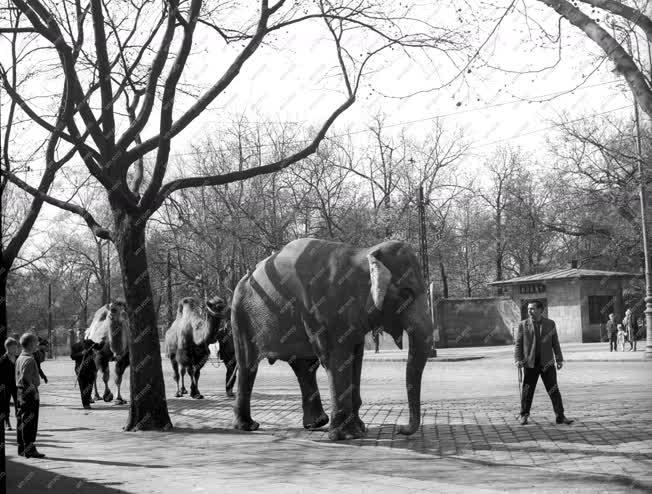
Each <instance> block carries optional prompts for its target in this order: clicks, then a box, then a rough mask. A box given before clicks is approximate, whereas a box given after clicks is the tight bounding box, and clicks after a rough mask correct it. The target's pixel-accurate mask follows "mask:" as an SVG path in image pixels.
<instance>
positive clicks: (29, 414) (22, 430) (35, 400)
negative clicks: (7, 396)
mask: <svg viewBox="0 0 652 494" xmlns="http://www.w3.org/2000/svg"><path fill="white" fill-rule="evenodd" d="M38 343H39V341H38V337H37V336H36V335H35V334H33V333H25V334H24V335H23V336H21V337H20V346H21V347H22V348H23V351H22V353H21V354H20V356H19V357H18V359H16V387H17V389H18V393H17V394H18V415H17V422H18V425H17V427H16V439H17V443H18V454H19V455H20V456H24V457H25V458H44V457H45V455H44V454H43V453H39V452H38V451H37V449H36V444H35V443H36V434H37V431H38V415H39V406H40V401H39V393H38V387H39V386H40V385H41V379H40V377H39V368H38V364H37V362H36V359H35V358H34V354H35V353H36V351H37V350H38Z"/></svg>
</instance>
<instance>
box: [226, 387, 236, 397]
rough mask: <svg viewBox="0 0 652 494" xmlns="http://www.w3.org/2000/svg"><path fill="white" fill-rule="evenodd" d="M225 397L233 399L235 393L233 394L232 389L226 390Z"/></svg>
mask: <svg viewBox="0 0 652 494" xmlns="http://www.w3.org/2000/svg"><path fill="white" fill-rule="evenodd" d="M226 396H228V397H229V398H233V397H234V396H235V393H234V392H233V390H232V389H227V390H226Z"/></svg>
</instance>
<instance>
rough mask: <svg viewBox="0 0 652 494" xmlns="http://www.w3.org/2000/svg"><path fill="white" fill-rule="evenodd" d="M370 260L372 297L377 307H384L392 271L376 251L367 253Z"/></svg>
mask: <svg viewBox="0 0 652 494" xmlns="http://www.w3.org/2000/svg"><path fill="white" fill-rule="evenodd" d="M367 259H368V260H369V277H370V278H371V298H372V299H373V301H374V305H375V306H376V308H377V309H379V310H380V309H382V307H383V301H384V300H385V295H386V294H387V288H388V287H389V282H390V281H391V279H392V273H391V271H390V270H389V269H387V267H386V266H385V265H384V264H383V263H382V262H380V261H379V260H378V259H377V258H376V256H375V255H374V253H373V252H372V253H370V254H368V255H367Z"/></svg>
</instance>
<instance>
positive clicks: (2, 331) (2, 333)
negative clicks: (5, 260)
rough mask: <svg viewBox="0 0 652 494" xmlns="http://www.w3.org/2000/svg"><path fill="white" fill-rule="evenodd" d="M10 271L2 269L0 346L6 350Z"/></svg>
mask: <svg viewBox="0 0 652 494" xmlns="http://www.w3.org/2000/svg"><path fill="white" fill-rule="evenodd" d="M8 274H9V270H8V269H7V268H6V267H4V266H2V267H0V345H2V347H1V348H4V343H5V340H6V339H7V336H8V335H7V275H8Z"/></svg>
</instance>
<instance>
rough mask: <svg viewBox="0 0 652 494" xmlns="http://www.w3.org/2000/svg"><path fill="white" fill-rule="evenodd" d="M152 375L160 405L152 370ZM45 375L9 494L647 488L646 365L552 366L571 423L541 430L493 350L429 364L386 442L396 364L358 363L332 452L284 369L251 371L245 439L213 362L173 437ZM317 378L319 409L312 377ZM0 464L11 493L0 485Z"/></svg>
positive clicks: (650, 445) (49, 369) (549, 421)
mask: <svg viewBox="0 0 652 494" xmlns="http://www.w3.org/2000/svg"><path fill="white" fill-rule="evenodd" d="M164 369H165V372H166V385H167V390H168V396H172V393H173V386H174V383H173V381H172V379H171V376H170V370H169V365H168V363H167V362H164ZM44 370H45V371H46V373H47V374H48V376H49V377H50V384H48V385H44V386H43V388H42V391H43V392H42V398H41V399H42V403H43V405H44V406H43V408H42V411H41V412H42V413H41V424H42V425H41V431H42V433H41V436H40V437H41V444H42V445H43V446H42V448H41V449H42V451H43V452H45V453H46V454H48V457H49V458H48V459H47V460H42V461H40V462H39V463H38V464H37V463H34V462H33V461H32V460H24V459H22V458H17V457H15V456H12V455H13V454H14V452H15V440H14V436H13V435H12V433H9V437H8V442H9V445H8V446H9V450H8V454H9V455H10V466H9V468H10V469H9V475H10V485H14V488H15V492H28V489H29V488H30V486H32V487H34V486H36V485H39V484H38V483H39V482H41V483H42V484H41V486H42V485H46V487H47V488H49V489H51V492H54V490H53V489H54V488H55V487H59V488H60V489H63V486H64V484H65V482H64V480H63V479H66V478H74V479H73V480H75V482H77V483H74V484H71V485H73V487H74V488H75V489H77V491H79V492H82V491H83V492H86V491H88V492H123V491H122V490H118V489H124V490H126V491H129V492H174V489H176V488H177V487H178V488H184V489H188V492H194V491H196V492H218V491H220V492H221V491H222V490H224V491H225V492H241V491H252V492H254V491H259V490H261V489H265V490H266V491H267V492H269V491H270V490H271V491H277V490H278V491H280V490H283V491H284V492H308V491H312V492H314V491H333V490H339V491H341V492H349V491H350V492H364V491H365V489H368V490H369V492H385V491H387V492H390V491H391V492H417V491H423V492H436V491H442V492H443V491H445V492H469V491H471V492H481V491H483V490H485V491H489V492H493V491H496V490H497V491H503V490H509V491H519V490H526V489H527V490H529V491H532V490H534V491H535V492H632V491H640V492H643V491H647V492H652V406H651V405H652V387H651V386H650V384H649V382H648V380H649V379H650V377H652V375H651V372H650V371H651V370H652V363H650V362H642V361H632V362H584V361H578V362H569V363H567V365H566V367H565V368H564V369H563V370H562V371H560V372H559V384H560V389H561V392H562V396H563V398H564V405H565V407H566V410H567V414H568V415H569V416H570V417H572V418H575V419H576V422H575V423H574V424H573V425H571V426H558V425H556V424H555V423H554V416H553V413H552V407H551V405H550V401H549V399H548V397H547V395H546V393H545V389H544V388H543V386H542V383H539V389H538V390H537V392H536V396H535V399H534V404H533V410H532V416H531V420H530V424H529V425H527V426H520V425H518V424H517V422H516V416H517V412H518V388H517V386H518V384H517V380H516V370H515V369H514V367H513V366H512V365H511V358H510V357H509V355H507V354H506V353H505V352H494V353H491V352H490V353H488V356H487V357H486V358H483V359H481V360H469V361H444V362H438V361H434V362H429V363H428V366H427V367H426V370H425V372H424V378H423V391H422V427H421V429H420V430H419V431H418V432H417V434H415V435H414V436H411V437H404V436H400V435H398V434H397V433H396V430H397V429H396V424H401V423H406V421H407V413H408V412H407V403H406V398H405V396H406V392H405V386H404V375H405V368H404V363H402V362H397V361H382V360H380V359H378V358H376V359H375V360H372V359H369V360H367V361H365V364H364V365H363V383H362V399H363V406H362V409H361V415H362V419H363V420H364V421H365V422H366V424H367V427H368V428H369V433H368V436H367V437H366V438H365V439H360V440H355V441H349V442H345V443H337V444H335V443H331V442H330V441H328V437H327V431H326V430H323V431H314V432H309V431H305V430H304V429H303V428H302V427H301V407H300V393H299V388H298V385H297V383H296V379H295V377H294V374H293V373H292V372H291V370H290V369H289V367H288V366H287V365H286V364H285V363H283V362H278V363H276V364H274V365H273V366H270V365H268V364H266V363H263V364H261V369H260V370H259V373H258V379H257V381H256V385H255V387H254V398H253V400H252V415H253V417H254V419H256V420H257V421H258V422H260V424H261V427H260V431H259V432H256V433H238V432H235V431H232V430H231V429H230V425H231V420H232V417H233V412H232V403H233V402H232V400H230V399H228V398H227V397H225V396H224V395H223V393H222V392H221V389H222V387H223V378H224V367H223V366H221V367H216V365H215V362H210V363H209V364H208V365H207V367H206V368H205V370H204V372H203V374H202V378H201V380H200V389H201V390H202V392H203V394H204V396H205V399H204V400H192V399H190V398H186V397H184V398H179V399H177V398H170V399H169V400H168V406H169V410H170V415H171V418H172V420H173V423H174V425H175V430H174V431H170V432H166V433H149V432H147V433H129V434H127V433H123V432H120V428H121V426H122V425H123V424H124V422H125V421H126V415H127V407H126V406H117V405H113V404H105V403H99V404H96V405H95V409H94V410H92V411H91V412H87V411H85V410H83V409H81V407H80V402H79V393H78V391H77V390H76V389H74V387H73V386H74V377H73V376H72V361H70V360H67V361H66V360H65V359H60V360H57V361H49V362H46V363H45V364H44ZM318 378H319V386H320V390H321V391H322V400H323V402H324V407H325V408H326V410H328V409H329V407H330V403H329V399H328V386H327V381H326V376H325V373H324V372H323V370H321V369H320V371H319V373H318ZM123 389H128V383H126V384H123ZM215 390H220V391H219V392H215ZM353 458H355V459H353ZM352 459H353V460H352ZM12 466H13V468H14V469H15V472H16V473H17V474H16V475H15V476H14V477H15V478H18V481H22V482H23V484H22V485H21V487H20V489H19V488H18V485H16V484H12V483H11V468H12ZM37 473H38V475H37ZM30 474H31V477H29V478H27V476H29V475H30ZM54 476H57V477H56V480H55V481H54V482H53V481H52V479H53V478H54ZM26 478H27V480H25V479H26ZM38 479H41V480H38ZM48 479H49V480H48ZM77 479H81V480H77ZM48 482H49V484H48ZM93 482H95V483H93ZM50 484H51V485H50ZM211 485H212V486H213V487H210V486H211ZM112 486H115V489H113V487H112ZM219 486H224V488H220V487H219ZM191 487H192V488H191ZM335 487H337V489H336V488H335ZM107 489H110V490H107ZM10 492H12V491H11V490H10ZM35 492H38V490H37V491H35ZM41 492H43V491H41ZM61 492H68V491H65V490H61Z"/></svg>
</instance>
